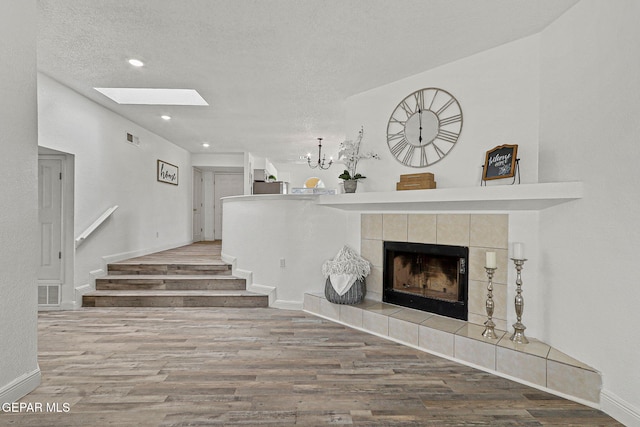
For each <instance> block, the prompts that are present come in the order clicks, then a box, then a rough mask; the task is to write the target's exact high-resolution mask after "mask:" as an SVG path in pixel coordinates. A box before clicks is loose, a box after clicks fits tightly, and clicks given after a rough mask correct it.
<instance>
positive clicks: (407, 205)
mask: <svg viewBox="0 0 640 427" xmlns="http://www.w3.org/2000/svg"><path fill="white" fill-rule="evenodd" d="M582 194H583V189H582V182H551V183H542V184H520V185H494V186H487V187H465V188H442V189H433V190H409V191H394V192H371V193H366V192H365V193H353V194H336V195H321V196H319V198H318V201H317V203H318V205H321V206H327V207H330V208H336V209H343V210H356V211H505V210H509V211H539V210H543V209H546V208H549V207H551V206H556V205H559V204H561V203H566V202H569V201H572V200H577V199H581V198H582Z"/></svg>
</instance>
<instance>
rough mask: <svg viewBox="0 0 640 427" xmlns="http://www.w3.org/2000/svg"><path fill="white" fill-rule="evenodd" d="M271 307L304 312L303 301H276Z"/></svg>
mask: <svg viewBox="0 0 640 427" xmlns="http://www.w3.org/2000/svg"><path fill="white" fill-rule="evenodd" d="M269 306H270V307H273V308H278V309H280V310H298V311H301V310H302V302H301V301H285V300H276V301H274V302H273V304H269Z"/></svg>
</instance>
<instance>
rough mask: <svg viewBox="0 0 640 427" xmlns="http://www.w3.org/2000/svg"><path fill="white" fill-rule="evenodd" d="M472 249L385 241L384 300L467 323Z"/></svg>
mask: <svg viewBox="0 0 640 427" xmlns="http://www.w3.org/2000/svg"><path fill="white" fill-rule="evenodd" d="M468 265H469V248H467V247H464V246H450V245H435V244H424V243H407V242H388V241H386V242H384V268H383V296H382V298H383V301H385V302H388V303H391V304H396V305H400V306H403V307H409V308H414V309H417V310H422V311H427V312H430V313H435V314H440V315H443V316H448V317H452V318H455V319H460V320H467V318H468V312H467V291H468V277H467V276H468V273H467V272H468Z"/></svg>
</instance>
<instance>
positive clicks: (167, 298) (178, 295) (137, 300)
mask: <svg viewBox="0 0 640 427" xmlns="http://www.w3.org/2000/svg"><path fill="white" fill-rule="evenodd" d="M82 305H83V307H268V306H269V298H268V296H266V295H260V294H256V293H253V292H249V291H241V290H240V291H228V290H225V291H220V290H217V291H208V290H206V291H201V290H186V291H175V290H173V291H168V290H167V291H162V290H159V291H144V290H142V291H94V292H90V293H88V294H85V295H83V297H82Z"/></svg>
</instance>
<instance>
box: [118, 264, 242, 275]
mask: <svg viewBox="0 0 640 427" xmlns="http://www.w3.org/2000/svg"><path fill="white" fill-rule="evenodd" d="M107 271H108V273H109V275H133V274H138V275H204V274H211V275H230V274H231V266H230V265H229V264H225V263H222V262H220V263H206V264H204V263H184V264H167V263H126V262H123V263H114V264H109V265H108V266H107Z"/></svg>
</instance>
